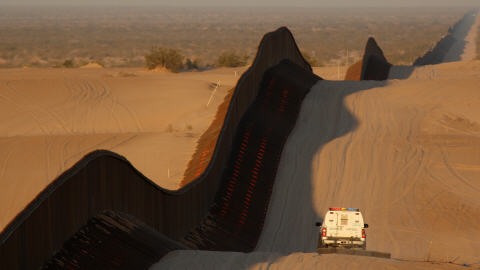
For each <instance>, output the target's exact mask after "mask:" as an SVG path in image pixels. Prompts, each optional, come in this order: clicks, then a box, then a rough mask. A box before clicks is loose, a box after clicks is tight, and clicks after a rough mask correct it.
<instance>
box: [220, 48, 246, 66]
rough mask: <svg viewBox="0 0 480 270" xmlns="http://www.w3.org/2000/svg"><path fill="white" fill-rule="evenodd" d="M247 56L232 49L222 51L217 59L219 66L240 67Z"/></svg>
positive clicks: (244, 63)
mask: <svg viewBox="0 0 480 270" xmlns="http://www.w3.org/2000/svg"><path fill="white" fill-rule="evenodd" d="M247 60H248V56H246V55H244V56H240V55H238V54H236V53H235V52H233V51H230V52H223V53H222V54H221V55H220V56H219V57H218V60H217V66H219V67H242V66H245V65H246V64H247Z"/></svg>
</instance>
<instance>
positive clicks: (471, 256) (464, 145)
mask: <svg viewBox="0 0 480 270" xmlns="http://www.w3.org/2000/svg"><path fill="white" fill-rule="evenodd" d="M477 28H478V18H477V23H476V24H475V25H474V27H472V29H470V32H469V34H468V35H467V36H468V37H470V38H471V36H472V32H473V31H477ZM467 39H468V38H467ZM472 46H474V44H473V43H472V42H470V43H469V44H468V45H467V46H466V47H465V48H462V49H461V50H456V51H455V52H454V54H455V57H457V58H458V57H459V56H460V57H461V59H465V60H471V59H472V57H471V55H470V54H471V51H472ZM473 51H475V50H473ZM450 55H451V56H452V55H453V54H452V53H451V54H450ZM405 71H408V76H396V73H397V74H398V73H402V72H405ZM322 72H323V74H330V76H328V77H327V76H325V77H326V78H327V79H335V78H334V77H335V74H334V73H335V72H334V71H333V69H331V70H329V71H327V70H319V69H317V70H315V73H317V74H322ZM391 73H392V74H391V75H392V76H391V78H397V77H403V78H406V79H405V80H396V79H392V80H389V81H383V82H378V81H377V82H376V81H361V82H349V81H344V82H341V81H319V82H318V83H317V84H316V85H315V86H314V87H312V91H311V92H310V93H309V94H308V95H307V97H306V99H305V100H304V103H303V105H302V110H301V113H300V117H299V120H298V122H297V125H296V127H295V129H294V130H293V132H292V134H291V135H290V137H289V139H288V141H287V144H286V147H285V149H284V152H283V154H282V158H281V162H280V166H279V170H278V173H277V179H276V184H275V186H274V190H273V194H272V200H271V202H270V205H269V209H268V212H267V219H266V222H265V226H264V230H263V233H262V236H261V238H260V241H259V243H258V245H257V248H256V252H253V253H248V254H245V253H235V252H211V251H176V252H172V253H170V254H168V255H167V256H166V257H164V258H163V260H161V261H160V262H159V263H158V264H156V265H154V266H153V267H152V269H190V268H192V267H194V268H196V269H317V268H318V269H386V268H388V269H457V268H464V266H472V267H475V268H478V267H480V259H479V258H480V243H479V241H478V239H480V231H478V224H480V182H479V179H480V107H478V104H479V102H480V96H479V90H480V88H479V85H480V61H468V62H453V63H445V64H439V65H430V66H423V67H416V68H414V67H410V68H407V69H406V68H405V67H399V68H395V67H394V68H393V69H392V71H391ZM320 76H322V75H320ZM328 207H358V208H360V209H361V210H362V212H363V215H364V218H365V221H366V222H367V223H369V225H370V228H369V229H367V235H368V237H367V238H368V244H367V249H369V250H377V251H382V252H389V253H391V254H392V259H379V258H371V257H360V256H348V255H335V254H332V255H318V254H316V253H315V250H316V245H317V238H318V228H317V227H315V226H314V224H315V222H316V221H320V220H321V219H322V217H323V215H324V213H325V211H326V210H327V209H328Z"/></svg>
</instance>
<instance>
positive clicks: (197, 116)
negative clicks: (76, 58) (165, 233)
mask: <svg viewBox="0 0 480 270" xmlns="http://www.w3.org/2000/svg"><path fill="white" fill-rule="evenodd" d="M235 71H238V70H235V69H216V70H210V71H205V72H195V73H193V72H189V73H179V74H168V73H151V72H147V71H143V70H142V69H101V70H99V69H88V68H86V69H68V70H67V69H28V70H24V69H4V70H1V71H0V122H1V123H2V125H1V126H0V149H1V152H2V153H4V154H3V155H1V156H0V205H2V209H1V211H0V228H3V227H4V226H5V225H6V224H7V223H8V222H9V221H11V219H12V218H13V217H14V216H15V215H16V214H17V213H19V211H21V210H22V209H23V208H24V207H25V206H26V205H27V204H28V203H29V202H30V201H31V200H32V199H33V198H34V197H35V196H36V195H37V194H38V193H39V192H40V191H41V190H42V189H44V188H45V187H46V185H48V184H49V183H50V182H51V181H53V180H54V179H55V178H56V177H57V176H58V175H60V174H61V173H63V172H64V171H65V170H66V169H68V168H70V167H71V166H72V165H73V164H74V163H75V162H77V161H78V160H80V159H81V158H82V157H83V156H84V155H85V154H87V153H88V152H90V151H93V150H96V149H107V150H112V151H115V152H117V153H119V154H121V155H124V156H127V157H128V159H129V160H130V161H131V162H132V163H133V164H134V166H136V167H137V168H138V169H139V170H140V171H142V173H143V174H145V175H146V176H147V177H150V178H151V179H152V180H153V181H155V182H156V183H158V184H160V185H161V186H163V187H165V188H167V189H176V188H178V183H179V181H180V180H181V178H182V176H183V171H184V169H185V166H186V164H187V162H188V160H189V159H190V158H191V155H192V153H193V151H194V148H195V144H196V140H197V139H198V137H199V136H200V135H201V134H202V133H203V132H204V130H205V129H206V128H207V126H208V124H209V123H210V122H211V120H212V118H213V116H214V114H215V111H216V108H217V106H218V104H219V103H220V102H222V100H223V96H224V95H225V94H226V93H227V91H228V90H229V89H230V88H232V87H233V86H234V85H235V82H236V80H238V77H235ZM237 74H238V73H237ZM237 76H238V75H237ZM218 81H219V82H220V87H219V88H218V89H217V90H216V91H215V93H213V90H214V87H212V85H213V84H215V83H217V82H218ZM212 93H213V96H212ZM186 97H188V98H186ZM210 98H211V100H210ZM209 100H210V104H209V106H208V107H207V106H206V105H207V103H208V101H209ZM25 164H28V166H29V169H28V170H26V169H25Z"/></svg>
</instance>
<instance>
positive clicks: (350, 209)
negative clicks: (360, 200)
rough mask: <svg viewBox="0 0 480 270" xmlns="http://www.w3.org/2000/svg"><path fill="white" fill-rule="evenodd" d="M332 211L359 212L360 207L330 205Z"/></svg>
mask: <svg viewBox="0 0 480 270" xmlns="http://www.w3.org/2000/svg"><path fill="white" fill-rule="evenodd" d="M329 210H330V211H356V212H359V211H360V209H358V208H345V207H330V208H329Z"/></svg>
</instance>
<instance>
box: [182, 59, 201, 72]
mask: <svg viewBox="0 0 480 270" xmlns="http://www.w3.org/2000/svg"><path fill="white" fill-rule="evenodd" d="M199 66H200V64H199V61H198V59H195V60H193V61H192V60H191V59H190V58H187V60H186V61H185V68H186V69H188V70H191V69H198V68H199Z"/></svg>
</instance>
